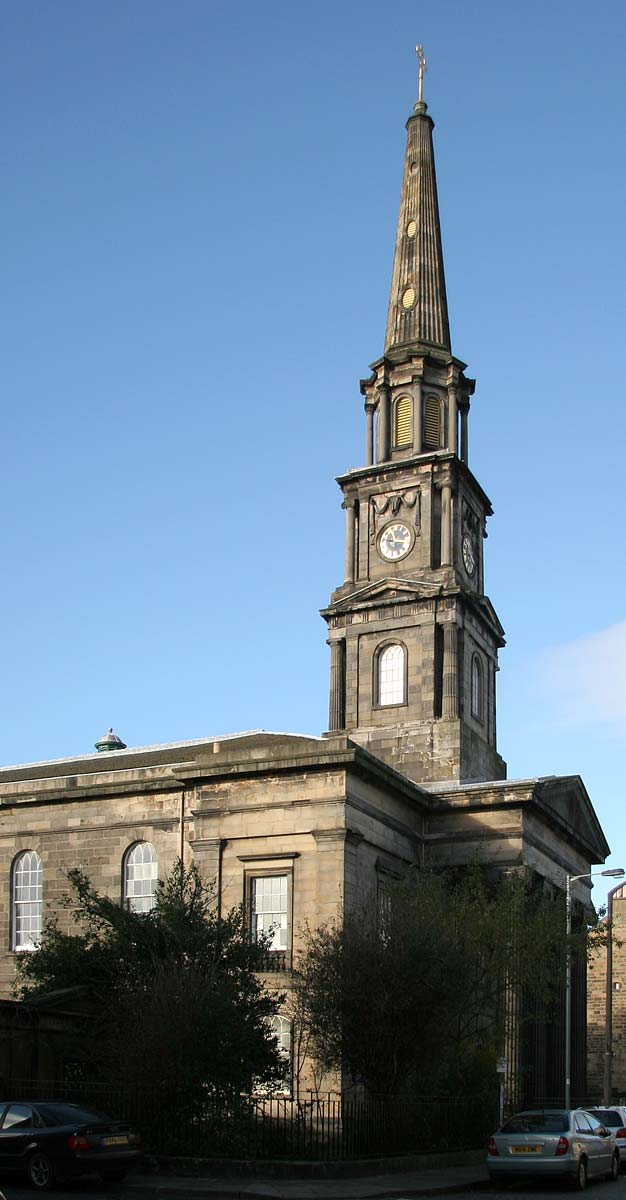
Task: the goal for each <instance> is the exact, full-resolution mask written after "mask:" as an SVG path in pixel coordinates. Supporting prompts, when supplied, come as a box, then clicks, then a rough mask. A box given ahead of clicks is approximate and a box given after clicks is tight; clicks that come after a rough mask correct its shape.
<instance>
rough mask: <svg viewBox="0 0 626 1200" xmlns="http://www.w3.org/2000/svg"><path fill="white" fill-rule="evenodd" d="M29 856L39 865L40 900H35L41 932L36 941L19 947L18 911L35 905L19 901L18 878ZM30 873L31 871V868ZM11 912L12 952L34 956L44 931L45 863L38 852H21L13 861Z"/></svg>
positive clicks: (28, 901) (39, 931)
mask: <svg viewBox="0 0 626 1200" xmlns="http://www.w3.org/2000/svg"><path fill="white" fill-rule="evenodd" d="M27 856H28V857H31V856H34V857H35V858H36V860H37V864H38V865H37V876H38V890H39V899H38V900H35V901H34V903H35V904H38V905H39V930H38V933H37V939H36V940H32V939H31V941H30V944H26V943H25V944H23V945H18V943H17V938H18V909H19V907H20V906H21V905H26V904H32V903H33V901H31V900H30V899H28V900H18V898H17V886H18V877H19V875H20V873H21V872H20V864H21V863H22V862H23V861H24V859H25V858H26V857H27ZM29 871H30V868H29ZM10 911H11V917H10V938H9V946H10V948H11V951H12V952H13V953H14V954H32V952H33V950H36V949H37V944H38V941H39V939H40V937H41V934H42V931H43V861H42V858H41V855H40V854H39V852H38V851H37V850H30V849H25V850H20V851H18V853H17V854H16V855H15V858H14V859H13V862H12V863H11V910H10ZM29 932H32V931H31V930H29Z"/></svg>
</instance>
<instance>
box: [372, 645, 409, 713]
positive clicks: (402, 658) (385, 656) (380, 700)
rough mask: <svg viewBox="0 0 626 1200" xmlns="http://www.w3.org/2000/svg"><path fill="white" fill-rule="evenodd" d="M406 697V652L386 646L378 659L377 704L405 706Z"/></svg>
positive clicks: (400, 648) (402, 649)
mask: <svg viewBox="0 0 626 1200" xmlns="http://www.w3.org/2000/svg"><path fill="white" fill-rule="evenodd" d="M405 695H406V650H405V649H404V646H399V645H394V646H385V647H384V649H383V650H381V651H380V653H379V654H378V656H377V659H376V703H377V704H379V705H386V704H404V701H405Z"/></svg>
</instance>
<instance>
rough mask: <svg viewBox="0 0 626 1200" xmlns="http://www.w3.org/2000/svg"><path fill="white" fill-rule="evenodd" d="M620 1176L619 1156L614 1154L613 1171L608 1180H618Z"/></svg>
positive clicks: (612, 1160)
mask: <svg viewBox="0 0 626 1200" xmlns="http://www.w3.org/2000/svg"><path fill="white" fill-rule="evenodd" d="M618 1175H619V1154H614V1155H613V1157H612V1159H611V1170H610V1171H609V1173H608V1175H607V1179H617V1176H618Z"/></svg>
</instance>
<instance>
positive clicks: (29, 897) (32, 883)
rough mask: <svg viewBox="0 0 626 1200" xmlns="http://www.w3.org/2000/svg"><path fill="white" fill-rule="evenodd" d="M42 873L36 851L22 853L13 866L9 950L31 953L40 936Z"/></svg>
mask: <svg viewBox="0 0 626 1200" xmlns="http://www.w3.org/2000/svg"><path fill="white" fill-rule="evenodd" d="M42 885H43V869H42V865H41V859H40V857H39V855H38V854H37V853H36V851H35V850H24V851H23V853H22V854H20V855H18V857H17V858H16V859H15V862H14V863H13V876H12V888H11V892H12V895H11V901H12V904H11V908H12V913H11V917H12V919H11V930H12V937H11V948H12V949H13V950H34V949H35V948H36V946H37V943H38V942H39V938H40V936H41V893H42Z"/></svg>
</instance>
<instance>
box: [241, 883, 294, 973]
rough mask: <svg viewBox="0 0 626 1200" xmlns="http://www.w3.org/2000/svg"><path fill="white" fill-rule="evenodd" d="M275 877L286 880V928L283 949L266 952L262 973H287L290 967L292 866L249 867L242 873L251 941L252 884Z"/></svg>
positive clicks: (251, 938) (252, 930)
mask: <svg viewBox="0 0 626 1200" xmlns="http://www.w3.org/2000/svg"><path fill="white" fill-rule="evenodd" d="M277 876H284V877H285V878H286V880H287V906H286V915H287V927H286V937H285V942H286V945H285V949H284V950H283V949H280V948H279V949H274V950H273V949H270V950H268V951H267V957H266V960H265V965H264V968H263V969H264V971H267V972H268V973H272V974H273V973H275V972H277V971H283V970H284V971H287V970H289V969H290V967H291V952H292V940H293V866H292V865H291V862H289V864H288V865H284V866H282V865H281V866H275V867H263V866H260V865H259V866H258V867H255V866H250V867H249V868H248V869H247V870H245V871H244V908H245V913H246V925H247V929H248V936H249V937H250V940H251V941H254V942H255V941H256V938H255V937H254V929H253V919H254V916H255V912H254V910H253V908H252V896H253V883H254V881H255V880H256V879H272V878H276V877H277Z"/></svg>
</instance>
